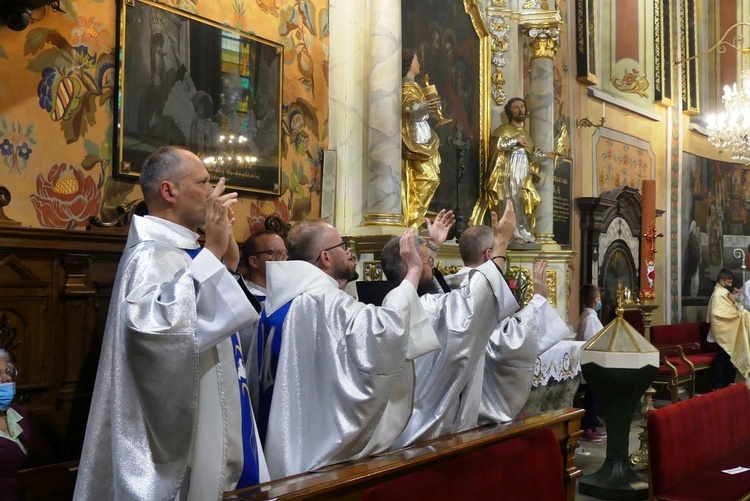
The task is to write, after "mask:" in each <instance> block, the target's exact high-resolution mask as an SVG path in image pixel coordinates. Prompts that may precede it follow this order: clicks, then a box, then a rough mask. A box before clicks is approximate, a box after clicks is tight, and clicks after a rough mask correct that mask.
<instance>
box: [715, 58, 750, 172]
mask: <svg viewBox="0 0 750 501" xmlns="http://www.w3.org/2000/svg"><path fill="white" fill-rule="evenodd" d="M721 100H722V102H723V103H724V111H723V112H721V113H716V114H713V115H709V116H708V118H707V127H706V128H707V129H708V141H709V142H710V143H711V144H713V145H714V146H716V147H717V148H719V149H720V150H725V151H728V152H730V153H731V154H732V160H736V161H738V162H742V163H744V164H750V71H745V72H743V73H742V81H741V82H740V85H739V86H738V85H737V83H734V84H732V86H731V87H729V86H728V85H726V86H724V95H723V97H722V98H721Z"/></svg>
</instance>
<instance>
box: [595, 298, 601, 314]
mask: <svg viewBox="0 0 750 501" xmlns="http://www.w3.org/2000/svg"><path fill="white" fill-rule="evenodd" d="M594 309H595V310H596V311H602V302H601V300H600V301H597V302H596V306H594Z"/></svg>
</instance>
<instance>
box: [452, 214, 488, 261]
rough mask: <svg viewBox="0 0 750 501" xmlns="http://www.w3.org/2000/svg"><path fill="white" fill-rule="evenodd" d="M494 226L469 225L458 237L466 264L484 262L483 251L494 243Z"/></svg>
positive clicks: (459, 247) (459, 249)
mask: <svg viewBox="0 0 750 501" xmlns="http://www.w3.org/2000/svg"><path fill="white" fill-rule="evenodd" d="M493 240H494V239H493V236H492V228H490V227H489V226H484V225H481V224H479V225H476V226H469V227H468V228H466V229H465V230H464V231H463V233H461V237H460V238H459V239H458V251H459V252H460V253H461V260H462V261H463V262H464V264H465V265H466V266H477V265H480V264H482V253H483V252H484V251H485V250H487V249H488V248H491V247H492V244H493Z"/></svg>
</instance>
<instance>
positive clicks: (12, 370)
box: [0, 364, 18, 383]
mask: <svg viewBox="0 0 750 501" xmlns="http://www.w3.org/2000/svg"><path fill="white" fill-rule="evenodd" d="M16 376H18V370H16V366H15V365H11V364H8V367H6V368H5V370H4V371H1V372H0V382H2V383H10V382H13V381H15V380H16Z"/></svg>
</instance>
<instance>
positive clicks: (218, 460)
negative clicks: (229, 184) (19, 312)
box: [74, 147, 268, 501]
mask: <svg viewBox="0 0 750 501" xmlns="http://www.w3.org/2000/svg"><path fill="white" fill-rule="evenodd" d="M141 187H142V189H143V196H144V199H145V202H146V205H147V207H148V212H149V215H148V216H145V217H141V216H133V220H132V222H131V226H130V233H129V234H128V241H127V243H126V244H125V251H124V253H123V256H122V259H121V260H120V265H119V267H118V270H117V277H116V278H115V284H114V289H113V293H112V301H111V303H110V308H109V314H108V318H107V326H106V329H105V333H104V340H103V342H102V350H101V356H100V359H99V369H98V373H97V378H96V385H95V387H94V395H93V401H92V405H91V413H90V415H89V422H88V427H87V430H86V439H85V441H84V444H83V455H82V458H81V463H80V467H79V473H78V481H77V484H76V490H75V495H74V497H75V499H78V500H92V501H93V500H96V501H99V500H103V499H113V500H124V499H128V500H155V499H159V500H173V499H179V500H183V499H187V500H196V501H198V500H200V501H203V500H210V499H214V500H219V499H221V497H222V495H223V492H224V491H227V490H233V489H235V488H238V487H244V486H249V485H254V484H257V483H259V482H263V481H266V480H268V472H267V469H266V467H265V461H264V458H263V453H262V450H260V447H259V446H258V444H259V437H258V436H257V433H256V432H255V426H254V422H253V416H252V411H251V406H250V400H249V398H247V396H246V395H245V394H244V392H243V388H244V387H246V386H247V383H246V381H245V368H244V361H243V359H242V349H241V347H240V343H239V335H237V334H236V333H237V331H238V330H239V329H242V328H250V329H254V328H255V325H256V323H257V318H258V315H257V313H256V311H255V310H254V309H253V308H252V307H251V306H250V303H249V302H248V300H247V298H246V297H245V295H244V294H243V292H242V289H241V288H240V286H239V285H238V284H237V282H236V281H235V280H234V279H233V277H232V275H231V274H230V273H229V271H228V270H227V267H229V268H231V269H232V270H235V269H236V268H237V265H238V263H239V249H238V247H237V243H236V242H235V240H234V237H233V234H232V227H233V224H234V216H233V214H232V211H231V206H232V205H233V204H234V203H236V201H237V194H236V193H224V189H225V181H224V178H222V179H220V180H219V182H218V183H217V185H216V187H215V188H212V187H211V184H210V176H209V173H208V171H207V170H206V168H205V166H204V165H203V163H202V162H201V160H200V159H199V158H198V157H197V156H195V155H194V154H193V153H191V152H189V151H187V150H182V149H178V148H174V147H162V148H160V149H158V150H157V151H155V152H154V153H153V154H152V155H151V156H149V158H148V159H147V160H146V162H145V163H144V165H143V169H142V173H141ZM198 227H202V228H203V230H204V231H205V234H206V241H205V247H203V248H200V246H199V245H198V234H197V230H198ZM222 260H223V261H224V263H225V264H226V267H225V265H224V264H222Z"/></svg>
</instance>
